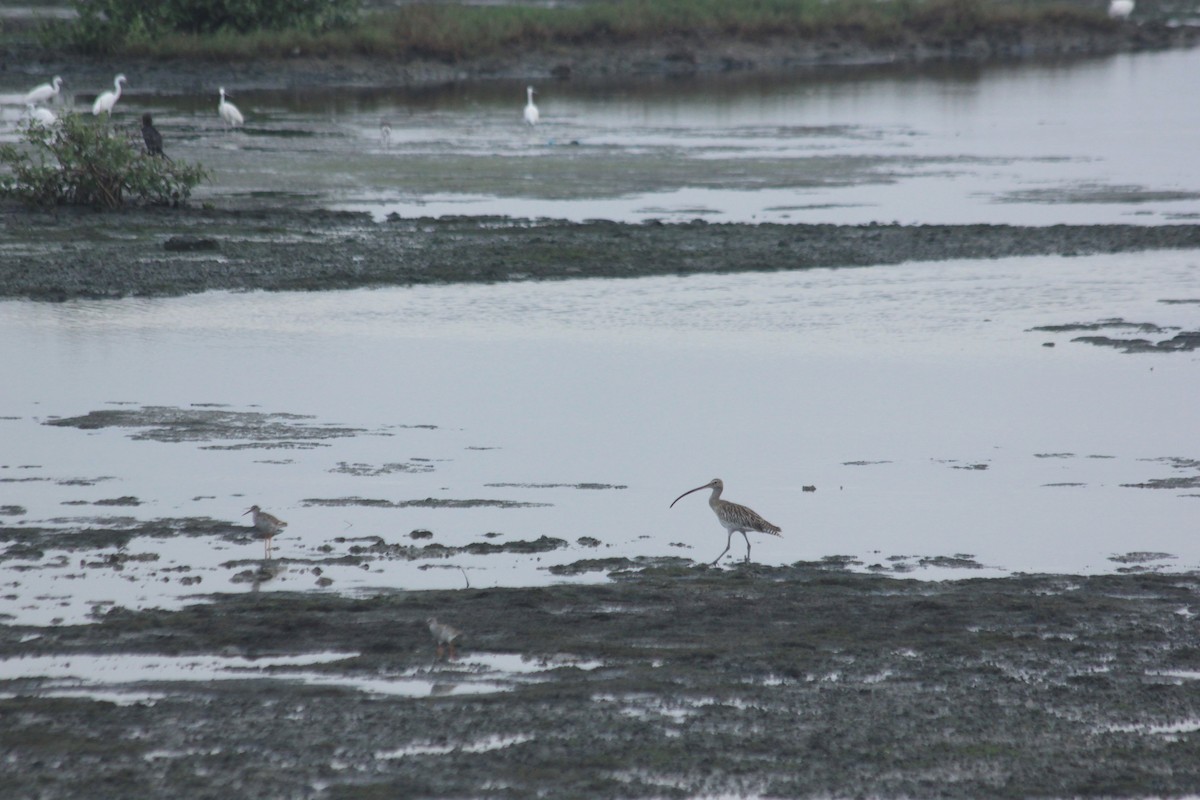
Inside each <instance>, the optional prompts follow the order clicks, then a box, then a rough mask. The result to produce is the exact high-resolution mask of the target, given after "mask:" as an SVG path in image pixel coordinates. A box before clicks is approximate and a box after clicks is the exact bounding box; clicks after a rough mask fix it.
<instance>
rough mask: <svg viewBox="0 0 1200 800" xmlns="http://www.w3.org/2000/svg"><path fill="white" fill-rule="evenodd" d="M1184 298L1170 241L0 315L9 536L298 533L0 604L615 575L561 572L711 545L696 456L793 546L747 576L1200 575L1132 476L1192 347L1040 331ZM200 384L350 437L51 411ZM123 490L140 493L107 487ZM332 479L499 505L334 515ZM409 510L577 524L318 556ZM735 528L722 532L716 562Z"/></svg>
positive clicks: (8, 590) (41, 583) (1165, 432)
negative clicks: (1103, 342) (167, 424)
mask: <svg viewBox="0 0 1200 800" xmlns="http://www.w3.org/2000/svg"><path fill="white" fill-rule="evenodd" d="M1198 298H1200V252H1195V251H1182V252H1171V251H1167V252H1155V253H1148V254H1141V255H1119V256H1093V257H1083V258H1024V259H1008V260H1001V261H984V262H944V263H935V264H929V263H919V264H904V265H898V266H886V267H872V268H864V269H840V270H828V269H814V270H808V271H804V272H792V273H770V274H738V275H707V276H693V277H686V278H678V277H660V278H645V279H636V280H579V281H559V282H549V283H539V284H526V283H522V284H503V285H492V286H483V285H480V286H441V287H419V288H412V289H379V290H360V291H346V292H323V293H301V294H290V293H276V294H264V293H256V292H252V293H240V294H229V293H211V294H206V295H200V296H193V297H187V298H179V299H168V300H136V299H130V300H121V301H102V302H86V301H76V302H68V303H64V304H53V305H52V304H34V303H28V302H8V303H4V304H3V305H2V306H0V309H2V311H0V359H2V361H3V363H5V364H7V365H9V371H10V374H11V375H19V376H21V377H22V379H21V380H20V381H19V382H9V383H8V385H7V386H6V387H5V389H4V392H3V395H2V396H3V400H4V402H3V407H2V408H0V417H2V418H0V431H2V432H3V435H4V440H5V443H6V451H5V457H4V459H3V462H2V463H0V480H3V481H4V483H2V484H0V489H2V490H3V497H4V500H3V503H2V504H0V505H17V506H20V507H21V509H23V510H22V511H21V512H20V513H18V514H15V515H14V514H12V512H11V511H10V512H8V514H9V515H8V516H5V517H4V521H5V524H6V525H9V526H20V525H38V526H43V525H49V526H51V527H59V526H61V527H66V528H76V527H81V526H82V527H89V526H90V525H89V524H88V523H87V522H86V521H87V520H90V519H92V518H96V517H101V518H115V519H116V520H117V521H118V522H119V521H121V520H127V519H131V518H132V519H137V520H153V519H158V518H176V517H211V518H213V519H218V520H228V521H230V522H231V523H233V524H245V521H246V518H244V517H241V516H240V515H241V513H242V512H243V511H244V510H245V509H246V507H247V506H249V505H250V504H251V503H258V504H260V505H262V506H263V507H264V508H266V509H268V510H269V511H271V512H273V513H275V514H277V515H279V516H280V517H282V518H283V519H285V520H287V521H288V522H289V523H290V526H289V527H288V529H287V530H286V531H285V533H284V535H282V536H280V537H278V538H277V539H276V553H275V554H276V556H277V557H278V558H279V559H281V561H280V566H281V572H280V573H279V574H278V575H277V576H276V577H274V578H273V579H270V580H268V581H266V582H264V583H262V584H261V585H255V586H251V584H249V583H235V582H233V581H232V579H233V578H234V577H235V576H236V575H238V574H239V573H243V572H244V571H245V570H247V569H248V568H253V567H255V566H256V565H257V563H258V559H259V558H260V557H261V552H262V550H261V547H262V546H261V544H260V543H259V542H256V541H249V542H246V543H237V542H231V541H226V540H224V539H221V538H213V537H205V536H200V537H182V536H178V537H170V538H154V539H146V538H143V539H135V540H134V541H133V542H131V543H130V545H129V547H128V548H127V549H126V552H127V553H129V554H133V555H139V554H157V555H158V558H157V559H156V560H150V561H137V560H130V561H128V562H127V563H125V564H124V566H123V569H120V570H117V569H113V568H106V567H103V566H91V567H87V568H84V567H82V566H80V567H78V568H77V567H76V565H77V564H79V562H80V561H81V560H86V561H88V562H95V561H97V560H101V561H102V559H103V556H104V555H106V554H107V553H108V552H110V551H111V548H109V549H107V550H104V551H102V552H101V553H100V554H99V555H97V554H96V553H95V551H82V552H79V551H75V552H66V553H60V552H55V551H48V552H46V553H45V555H44V557H43V558H42V559H40V560H34V561H32V562H31V561H28V560H24V559H10V560H6V561H3V562H0V592H3V593H4V594H6V595H9V597H10V599H11V600H12V601H13V602H10V603H8V604H6V612H7V613H10V614H12V615H13V616H14V617H15V618H16V619H18V620H21V621H37V622H48V621H50V620H52V619H55V618H59V619H63V620H74V619H83V618H86V616H87V615H88V614H89V613H93V612H96V613H102V612H103V611H105V610H106V609H107V608H108V607H109V605H110V604H112V603H115V604H117V605H121V606H130V607H140V606H153V605H159V604H162V603H167V604H170V603H172V602H176V601H177V600H178V599H180V598H186V597H188V596H190V595H192V594H194V593H206V592H213V591H234V592H240V591H252V590H264V591H266V590H270V589H291V590H307V589H315V588H316V585H317V584H316V581H317V576H316V574H314V573H313V572H312V571H311V570H312V567H313V566H320V567H321V569H322V573H323V577H324V578H327V579H332V581H333V583H332V585H331V586H330V587H329V589H328V591H345V590H355V589H369V588H371V587H394V588H455V587H461V586H464V585H466V584H467V582H469V583H470V585H471V586H474V587H482V586H490V585H528V584H534V583H544V582H549V581H559V580H596V579H599V578H601V577H602V576H603V574H604V573H602V572H588V573H584V574H582V575H579V576H576V577H571V578H564V577H559V576H556V575H554V574H552V573H550V572H549V571H548V568H549V567H550V566H552V565H556V564H569V563H572V562H575V561H577V560H580V559H590V558H611V557H629V558H635V557H639V556H650V557H658V556H681V557H685V558H689V559H694V560H697V561H708V560H712V559H713V558H715V557H716V556H717V554H718V553H719V552H720V549H721V547H723V546H724V542H722V541H721V536H722V535H724V531H723V530H722V529H721V528H720V526H719V525H718V524H717V522H716V521H715V519H713V517H712V514H711V512H710V511H709V509H708V508H707V507H706V506H705V503H704V497H705V495H703V494H701V493H697V494H696V495H693V496H690V497H688V498H685V499H684V500H682V501H680V503H679V504H677V505H676V506H675V507H674V508H672V509H668V505H669V504H670V502H671V500H672V499H673V498H674V497H676V496H677V495H678V494H679V493H681V492H683V491H685V490H687V489H690V488H692V487H694V486H698V485H700V484H702V483H705V482H707V481H708V480H709V479H710V478H712V477H714V476H717V477H721V478H723V479H724V480H725V482H726V497H728V498H730V499H732V500H734V501H737V502H742V503H745V504H747V505H750V506H751V507H753V508H754V509H756V510H757V511H759V512H760V513H761V514H763V516H765V517H767V519H769V520H771V521H772V522H774V523H775V524H777V525H780V526H781V527H782V528H783V531H784V533H783V537H782V538H780V539H776V538H773V537H765V536H753V537H752V541H753V556H754V560H755V561H758V562H761V563H769V564H782V563H791V562H794V561H796V560H820V559H822V558H826V557H829V556H835V555H844V556H850V557H853V559H855V561H856V562H857V564H856V565H854V566H855V568H856V569H868V568H872V567H874V568H877V569H882V570H885V571H888V572H896V573H898V574H904V575H911V576H915V577H921V578H934V579H938V578H949V577H961V576H965V575H1000V574H1008V573H1010V572H1014V571H1034V572H1043V571H1048V572H1065V573H1076V572H1078V573H1091V572H1105V571H1113V570H1117V569H1125V568H1131V567H1132V568H1160V569H1170V570H1187V569H1195V568H1197V567H1198V566H1200V544H1198V543H1197V540H1196V537H1195V514H1196V508H1197V505H1196V504H1197V503H1198V502H1200V498H1198V497H1197V494H1200V493H1198V492H1197V490H1196V489H1194V488H1191V489H1187V488H1179V489H1171V488H1161V489H1149V488H1134V487H1132V486H1129V485H1127V484H1137V483H1146V482H1148V481H1152V480H1156V479H1169V478H1173V477H1184V478H1188V477H1192V476H1194V475H1195V474H1196V472H1197V466H1196V463H1195V460H1196V459H1198V458H1200V453H1197V451H1196V449H1195V447H1196V437H1195V432H1196V425H1195V404H1194V399H1195V398H1196V397H1197V396H1200V369H1197V366H1198V361H1200V357H1198V356H1197V355H1196V353H1195V352H1192V353H1171V354H1139V355H1130V354H1123V353H1119V352H1117V351H1116V350H1113V349H1111V348H1102V347H1095V346H1092V345H1090V344H1085V343H1080V342H1072V341H1071V339H1072V338H1074V337H1075V336H1077V335H1079V334H1078V333H1077V332H1047V331H1032V330H1030V329H1031V328H1033V327H1035V326H1042V325H1057V324H1064V323H1093V322H1097V321H1101V320H1109V319H1112V318H1117V317H1120V318H1123V319H1125V320H1129V321H1134V322H1153V323H1157V324H1158V325H1160V326H1164V327H1166V326H1178V327H1182V328H1184V329H1186V330H1196V329H1197V326H1198V323H1200V303H1196V302H1194V301H1195V300H1196V299H1198ZM1165 300H1192V301H1193V302H1188V303H1166V302H1163V301H1165ZM1107 332H1108V333H1109V334H1110V335H1116V336H1120V335H1129V334H1122V333H1121V332H1120V331H1107ZM1169 335H1170V334H1169V333H1168V334H1164V335H1163V336H1162V337H1161V338H1168V337H1169ZM1151 338H1154V337H1151ZM1046 343H1053V344H1054V345H1055V346H1054V347H1046V346H1044V344H1046ZM196 404H218V405H219V406H220V407H222V408H224V409H225V410H230V411H259V412H270V413H280V412H286V413H293V414H304V415H311V416H312V419H311V420H305V421H304V422H309V423H312V424H321V425H325V424H335V423H336V424H340V425H344V426H348V427H351V428H356V429H360V432H359V433H357V434H355V435H347V436H341V437H337V438H331V439H324V440H320V441H317V442H315V443H314V444H313V446H311V447H308V446H297V447H290V448H284V449H261V448H249V449H245V448H239V447H237V445H239V444H244V443H242V442H237V441H209V440H204V439H201V440H198V441H183V442H163V441H153V440H139V439H135V438H133V436H134V435H135V434H138V433H140V432H141V431H140V430H139V429H121V428H104V429H100V430H81V429H77V428H72V427H52V426H47V425H44V424H42V423H43V422H44V421H46V420H49V419H52V418H53V417H56V416H73V415H78V414H85V413H87V412H89V411H93V410H102V409H136V408H139V407H141V406H169V407H170V406H174V407H184V408H188V407H196ZM202 407H207V406H202ZM298 438H302V437H298ZM222 445H231V446H232V447H222ZM79 479H84V480H83V482H82V485H81V484H80V482H79ZM595 484H599V485H600V486H599V487H598V488H593V486H591V485H595ZM805 486H815V487H816V491H815V492H811V491H805V490H804V487H805ZM118 497H134V498H136V499H137V500H138V501H139V502H140V503H141V504H140V505H135V506H122V507H119V508H106V507H104V506H98V505H95V503H96V502H97V501H101V500H105V499H111V498H118ZM345 498H363V499H366V500H380V501H387V502H388V503H401V502H405V501H413V500H423V499H425V498H433V499H435V500H488V501H499V502H502V503H504V504H510V505H511V507H504V506H498V505H496V504H494V503H489V504H483V505H479V506H476V507H467V508H447V507H436V506H434V507H420V506H417V507H370V506H364V505H356V504H350V505H326V504H324V503H323V502H321V501H329V500H337V499H345ZM68 503H70V504H72V505H66V504H68ZM522 504H529V505H522ZM415 529H427V530H430V531H432V532H433V539H432V540H431V541H432V542H434V543H438V544H442V545H447V546H452V547H461V546H465V545H467V544H469V543H472V542H481V541H492V542H494V543H500V544H502V543H506V542H513V541H520V540H525V541H530V540H534V539H537V538H538V537H540V536H550V537H556V538H559V539H562V540H565V541H566V542H567V543H568V544H567V546H565V547H562V548H560V549H556V550H553V551H549V552H542V553H535V554H521V553H497V554H491V555H471V554H465V553H460V554H456V555H453V556H451V557H449V558H445V559H419V560H416V561H410V560H407V559H404V558H396V557H387V556H384V557H381V558H378V559H373V560H369V563H368V566H367V568H366V569H364V568H362V567H360V566H359V565H358V563H357V561H355V563H353V564H329V563H324V560H327V559H330V558H335V557H338V556H343V555H347V554H349V553H350V552H351V548H352V547H354V546H356V545H363V544H365V543H369V540H364V539H362V538H359V537H372V536H379V537H382V538H383V540H384V541H386V542H387V543H389V544H412V543H413V542H412V540H410V539H409V536H408V534H409V532H410V531H413V530H415ZM489 534H499V535H498V536H491V537H490V538H489V536H488V535H489ZM582 537H592V538H593V539H595V540H597V541H598V542H599V544H598V545H594V546H593V545H590V544H589V543H588V542H587V541H586V540H584V541H582V542H581V541H580V539H581V538H582ZM416 544H424V542H416ZM321 548H327V549H324V550H323V549H321ZM744 548H745V545H744V543H743V542H741V541H740V537H739V541H737V542H734V544H733V548H732V551H731V553H732V557H734V558H740V557H741V556H742V555H743V554H744ZM1130 553H1135V554H1139V553H1141V554H1149V555H1134V556H1131V557H1128V558H1125V557H1126V556H1127V554H1130ZM954 557H961V558H954ZM948 559H949V560H948ZM1114 559H1117V560H1114ZM28 567H33V568H32V569H26V568H28ZM181 567H182V568H186V569H185V570H182V571H174V570H176V569H177V568H181ZM197 576H198V577H200V578H201V579H202V580H201V582H199V583H188V584H185V583H183V581H182V578H183V577H192V578H195V577H197ZM173 598H174V599H173Z"/></svg>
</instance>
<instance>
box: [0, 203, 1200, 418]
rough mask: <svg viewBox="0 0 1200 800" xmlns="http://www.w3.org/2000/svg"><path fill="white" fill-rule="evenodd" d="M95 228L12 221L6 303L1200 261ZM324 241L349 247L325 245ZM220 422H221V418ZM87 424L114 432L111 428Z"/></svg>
mask: <svg viewBox="0 0 1200 800" xmlns="http://www.w3.org/2000/svg"><path fill="white" fill-rule="evenodd" d="M94 225H95V219H94V215H92V214H91V213H90V212H89V213H86V214H85V213H84V212H74V211H69V210H65V211H61V212H60V213H59V214H57V215H56V216H54V217H48V216H46V215H43V214H39V213H34V212H28V211H21V210H17V209H13V210H12V211H11V212H10V213H5V214H3V215H0V232H3V234H4V235H5V237H6V238H7V239H8V240H9V241H11V242H14V243H20V242H24V243H25V244H26V245H27V246H28V251H27V252H25V253H24V254H23V255H22V257H21V258H19V259H16V258H14V259H6V260H5V261H4V262H3V264H2V265H0V297H28V298H33V299H41V300H66V299H69V298H78V297H89V298H106V297H125V296H130V295H136V296H143V297H151V296H157V297H161V296H175V295H183V294H189V293H193V292H203V291H210V290H214V289H229V290H244V289H266V290H275V291H280V290H292V291H296V290H308V291H311V290H320V289H348V288H355V287H364V286H408V285H414V284H430V283H473V282H482V283H488V282H495V281H510V280H539V279H556V278H586V277H638V276H644V275H672V274H679V275H685V274H696V273H724V272H740V271H771V270H797V269H806V268H811V267H837V266H867V265H875V264H898V263H901V262H905V261H937V260H944V259H958V258H966V259H970V258H1002V257H1007V256H1028V255H1051V254H1086V253H1116V252H1134V251H1140V250H1153V249H1162V248H1200V225H1165V226H1157V227H1149V226H1137V225H1077V226H1071V225H1055V226H1048V227H1016V226H1006V225H958V226H956V225H913V226H904V225H799V224H797V225H779V224H761V225H740V224H711V225H710V224H708V223H705V222H693V223H686V224H658V223H654V224H644V225H635V224H618V223H612V222H602V221H593V222H585V223H572V222H565V221H555V220H512V219H501V218H480V217H463V218H439V219H399V218H396V219H394V220H392V221H390V222H384V223H375V222H372V221H371V220H370V218H369V217H368V216H366V215H364V214H349V213H333V212H318V211H289V210H280V209H275V210H268V209H264V210H245V209H243V210H228V211H223V210H217V209H182V210H178V211H175V212H166V211H161V210H154V209H150V210H144V211H131V212H129V213H127V214H123V215H122V229H123V230H124V231H126V232H127V234H128V235H126V236H122V237H119V238H117V237H111V238H106V239H100V240H96V241H94V242H90V243H89V247H88V248H87V249H86V250H80V249H78V248H74V247H71V248H64V247H63V244H64V243H69V242H74V241H78V239H79V238H80V237H81V236H84V235H85V234H86V231H87V230H90V229H91V228H92V227H93V226H94ZM199 229H203V230H204V231H205V232H206V235H208V236H212V237H213V238H215V239H217V240H219V241H220V242H222V254H221V257H220V258H216V257H214V258H213V259H211V260H205V259H203V258H199V259H198V258H196V256H195V254H186V255H176V254H172V253H168V252H164V251H163V250H162V248H161V247H160V246H159V242H160V241H161V240H162V239H164V238H166V237H168V236H172V235H177V234H179V233H181V232H185V231H188V230H199ZM322 242H330V243H336V246H330V247H322V246H314V245H315V244H320V243H322ZM187 411H190V410H175V411H173V412H172V413H176V414H183V413H187ZM97 413H99V412H97ZM114 413H115V412H114ZM219 415H220V411H219V410H214V419H219V418H220V417H219ZM116 419H121V418H120V417H116ZM82 422H83V423H84V424H90V423H95V424H98V425H99V424H114V423H113V422H112V421H111V419H106V418H105V417H103V416H101V417H93V418H91V419H85V420H82Z"/></svg>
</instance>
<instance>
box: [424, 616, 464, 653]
mask: <svg viewBox="0 0 1200 800" xmlns="http://www.w3.org/2000/svg"><path fill="white" fill-rule="evenodd" d="M425 622H426V623H427V624H428V625H429V632H430V633H432V634H433V640H434V641H435V642H437V657H438V658H441V657H442V652H443V651H444V650H445V649H446V648H449V650H450V658H452V659H453V658H454V640H455V639H457V638H458V637H460V636H462V631H460V630H459V629H458V628H452V627H451V626H449V625H447V624H446V623H444V622H438V621H437V619H436V618H435V617H430V618H429V619H427V620H425Z"/></svg>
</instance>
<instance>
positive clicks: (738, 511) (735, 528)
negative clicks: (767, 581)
mask: <svg viewBox="0 0 1200 800" xmlns="http://www.w3.org/2000/svg"><path fill="white" fill-rule="evenodd" d="M724 488H725V484H724V483H723V482H722V481H721V479H720V478H713V479H712V480H711V481H709V482H708V483H706V484H704V485H703V486H697V487H696V488H695V489H689V490H687V491H686V492H684V493H683V494H681V495H679V497H676V498H675V499H674V500H673V501H672V502H671V507H672V508H674V506H675V504H676V503H678V502H679V501H680V500H681V499H683V498H684V497H687V496H688V495H689V494H691V493H692V492H698V491H700V490H701V489H712V494H711V495H709V498H708V506H709V508H711V509H712V510H713V513H714V514H716V515H717V521H718V522H720V523H721V525H723V526H724V528H725V530H726V531H728V532H729V537H728V538H727V539H726V540H725V549H724V550H722V551H721V555H719V556H717V557H716V558H715V559H713V562H712V563H713V564H714V565H715V564H716V563H717V562H718V561H720V560H721V558H722V556H724V555H725V554H726V553H728V552H729V545H730V543H731V542H732V541H733V535H734V534H735V533H740V534H741V535H742V538H743V539H745V540H746V561H747V562H748V561H750V537H749V536H747V535H746V533H747V532H749V531H754V532H756V533H769V534H771V535H772V536H779V535H780V533H779V532H780V530H781V528H779V526H777V525H772V524H771V523H769V522H767V521H766V520H765V519H763V518H762V517H760V516H759V515H758V514H757V513H756V512H755V511H754V510H753V509H749V508H746V507H745V506H741V505H738V504H737V503H731V502H729V501H728V500H722V499H721V491H722V490H723V489H724Z"/></svg>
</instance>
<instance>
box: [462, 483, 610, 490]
mask: <svg viewBox="0 0 1200 800" xmlns="http://www.w3.org/2000/svg"><path fill="white" fill-rule="evenodd" d="M484 486H488V487H491V488H496V489H502V488H506V487H508V488H518V489H588V490H600V489H628V488H629V487H628V486H624V485H621V484H614V483H485V484H484Z"/></svg>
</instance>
